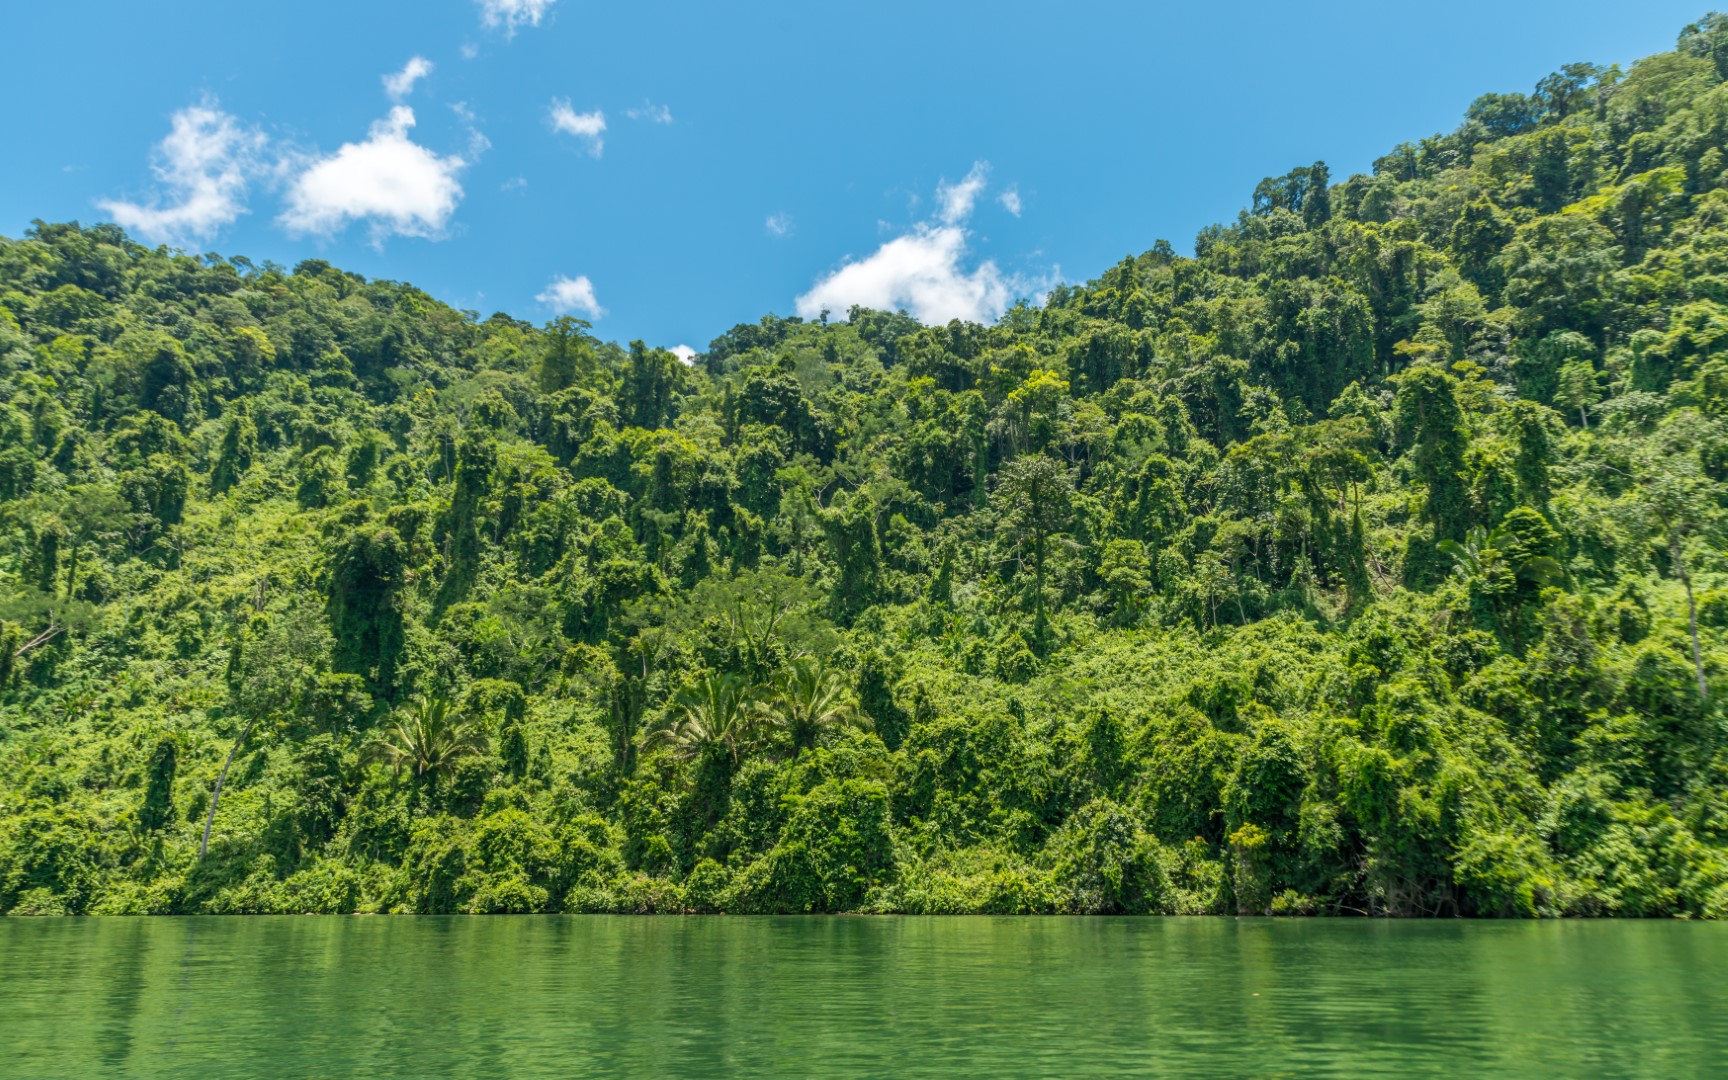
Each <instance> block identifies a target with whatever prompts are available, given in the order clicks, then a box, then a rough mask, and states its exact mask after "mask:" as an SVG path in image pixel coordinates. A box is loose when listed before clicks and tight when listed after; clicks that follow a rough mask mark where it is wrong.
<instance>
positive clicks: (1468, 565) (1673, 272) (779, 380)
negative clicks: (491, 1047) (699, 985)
mask: <svg viewBox="0 0 1728 1080" xmlns="http://www.w3.org/2000/svg"><path fill="white" fill-rule="evenodd" d="M1725 78H1728V19H1724V18H1722V17H1719V16H1714V15H1713V16H1710V17H1708V18H1706V19H1705V20H1703V21H1702V22H1700V23H1698V24H1696V25H1694V26H1690V27H1687V28H1686V29H1685V31H1684V32H1683V33H1682V34H1681V36H1680V40H1679V45H1678V48H1677V49H1676V50H1675V51H1674V52H1671V53H1665V54H1662V55H1659V56H1654V57H1651V58H1649V59H1646V60H1644V61H1642V62H1640V63H1638V64H1636V65H1634V66H1633V67H1632V68H1631V69H1630V70H1628V71H1620V70H1618V69H1616V68H1606V69H1604V68H1600V67H1596V66H1594V65H1590V64H1573V65H1568V66H1567V67H1565V68H1563V69H1562V70H1560V71H1558V72H1556V73H1554V74H1553V75H1551V76H1549V77H1548V78H1545V79H1543V80H1542V81H1541V83H1539V84H1538V85H1537V87H1536V88H1535V90H1534V92H1533V93H1530V94H1490V95H1488V96H1486V97H1483V98H1481V99H1479V100H1478V101H1477V102H1476V103H1475V104H1473V105H1471V106H1470V108H1469V111H1468V113H1467V114H1466V118H1465V120H1464V122H1463V123H1462V125H1461V126H1460V127H1459V128H1458V129H1457V130H1456V131H1454V132H1452V133H1451V134H1447V135H1436V136H1434V137H1432V138H1428V139H1424V140H1422V141H1421V142H1419V143H1411V144H1406V145H1403V146H1399V147H1397V148H1395V149H1394V150H1393V151H1392V152H1391V153H1389V154H1387V155H1386V156H1385V157H1383V158H1381V159H1380V160H1379V161H1377V162H1376V163H1375V165H1374V170H1373V173H1372V175H1358V176H1352V177H1349V178H1348V179H1344V180H1342V181H1336V182H1335V181H1334V179H1333V178H1332V177H1331V176H1330V175H1329V174H1328V171H1327V169H1326V166H1325V165H1324V164H1320V163H1316V164H1314V165H1311V166H1303V167H1300V168H1296V169H1294V170H1292V171H1290V172H1288V173H1286V174H1285V175H1282V176H1277V177H1273V178H1269V179H1267V180H1266V181H1264V182H1263V183H1261V184H1260V185H1259V187H1258V188H1256V189H1255V191H1254V193H1253V202H1252V207H1251V208H1250V209H1249V210H1247V211H1245V212H1243V213H1242V214H1241V215H1240V217H1239V218H1238V219H1237V221H1236V222H1235V223H1234V224H1231V225H1220V226H1214V227H1212V228H1209V229H1207V230H1206V231H1204V232H1203V233H1202V234H1201V235H1200V236H1199V237H1198V239H1197V240H1196V242H1195V246H1194V252H1195V253H1194V257H1192V258H1187V257H1183V256H1180V255H1178V254H1177V253H1176V252H1175V251H1174V249H1173V248H1172V247H1171V245H1170V244H1168V243H1165V242H1162V241H1160V242H1159V243H1157V244H1156V245H1154V246H1153V247H1152V249H1151V250H1150V251H1147V252H1146V253H1144V254H1141V255H1138V256H1135V257H1131V258H1125V259H1124V260H1123V261H1122V262H1121V263H1119V264H1118V265H1116V266H1113V267H1111V268H1109V269H1108V270H1107V271H1105V272H1104V274H1103V275H1102V276H1101V277H1099V278H1098V279H1097V280H1096V281H1093V282H1090V283H1088V284H1086V285H1084V286H1062V287H1058V288H1056V289H1055V290H1054V291H1053V292H1052V293H1050V294H1049V296H1048V297H1047V298H1046V299H1045V301H1044V303H1043V304H1042V306H1033V305H1030V304H1021V305H1018V306H1016V307H1014V308H1013V309H1011V310H1010V311H1008V312H1007V314H1006V315H1004V316H1003V317H1002V319H1001V320H1000V321H999V323H998V324H997V325H995V326H979V325H969V324H961V323H953V324H950V325H948V326H937V327H925V326H920V325H919V324H918V323H917V322H915V321H914V320H912V319H910V318H908V317H907V316H905V315H902V314H894V313H889V312H881V311H868V310H861V309H853V310H851V311H850V312H846V313H838V312H837V313H834V315H835V316H836V318H835V319H827V318H824V319H821V320H816V321H800V320H798V319H783V318H775V317H772V316H770V317H767V318H764V319H762V320H761V321H760V322H757V323H746V324H743V325H739V326H737V327H734V328H733V329H732V330H730V331H729V332H727V333H725V334H724V335H722V336H721V337H720V338H718V339H717V340H715V341H714V342H713V343H712V344H711V345H710V346H709V347H708V349H707V351H706V352H705V353H702V354H700V355H699V356H698V357H696V359H695V362H694V363H693V364H692V365H686V364H684V363H682V362H680V360H679V359H678V358H677V357H676V356H674V355H673V354H672V353H670V352H667V351H664V350H661V349H653V348H648V347H646V346H644V345H643V344H642V343H640V342H636V343H632V344H630V345H629V346H628V347H621V346H618V345H615V344H610V343H604V342H601V341H599V340H597V339H596V338H595V337H594V336H593V335H592V334H591V333H590V327H589V326H588V325H587V324H585V323H583V322H581V321H579V320H574V319H569V318H563V319H558V320H555V321H553V322H552V323H550V324H549V325H546V326H543V327H537V326H534V325H531V324H529V323H526V322H522V321H519V320H516V319H513V318H510V317H508V316H506V315H502V314H498V315H493V316H491V317H490V318H485V319H482V318H480V317H479V316H478V315H477V314H476V313H473V312H464V311H457V310H453V309H451V308H450V307H448V306H446V305H444V304H441V303H439V302H437V301H436V300H433V299H432V298H431V297H429V296H427V295H426V294H425V293H422V292H420V291H418V290H416V289H414V288H413V287H412V286H409V285H403V284H399V283H396V282H390V281H367V280H365V279H363V278H361V277H358V276H356V275H353V274H349V273H344V272H343V271H341V270H339V269H337V268H335V267H332V266H329V265H327V264H326V263H324V262H321V261H317V260H309V261H306V262H302V263H301V264H300V265H298V266H296V267H295V268H294V269H293V270H292V272H290V271H288V270H286V269H284V268H281V267H277V266H274V265H268V264H266V265H263V266H255V265H253V264H252V263H251V262H249V261H248V260H246V259H243V258H233V259H225V258H221V257H218V256H214V255H202V256H200V255H192V254H187V253H182V252H178V251H174V250H169V249H166V248H156V249H153V250H152V249H149V248H146V247H143V246H141V245H139V244H136V243H133V242H131V241H130V240H128V239H127V237H126V236H125V235H124V234H123V233H122V232H121V231H119V230H118V229H116V228H114V227H113V226H106V225H99V226H96V227H93V228H85V227H80V226H79V225H77V224H60V225H50V224H42V223H38V224H37V225H36V226H35V227H34V228H33V229H32V230H30V232H29V233H28V234H27V235H26V236H25V237H24V238H23V239H19V240H0V372H3V376H0V602H3V607H0V619H3V620H4V621H0V644H3V648H0V686H3V697H0V702H3V707H0V911H10V912H12V913H14V914H29V913H53V912H89V913H144V912H349V911H424V912H518V911H571V912H578V911H617V912H649V911H654V912H675V911H693V912H706V911H729V912H811V911H876V912H931V913H936V912H1183V913H1208V912H1219V913H1235V912H1243V913H1249V912H1272V913H1285V914H1307V913H1313V914H1324V913H1372V914H1388V915H1423V914H1430V915H1431V914H1471V915H1574V914H1576V915H1596V914H1621V915H1658V914H1667V915H1679V914H1687V915H1707V916H1715V915H1722V914H1725V913H1728V746H1725V744H1724V739H1723V733H1724V718H1725V713H1724V709H1723V704H1722V702H1723V698H1724V697H1725V696H1728V557H1725V550H1728V545H1725V544H1724V509H1725V507H1728V82H1725V81H1724V80H1725ZM840 314H844V315H845V316H846V319H845V321H844V322H842V321H838V318H837V317H838V316H839V315H840ZM1718 344H1721V345H1723V346H1724V355H1723V356H1717V355H1716V351H1715V350H1716V347H1717V345H1718Z"/></svg>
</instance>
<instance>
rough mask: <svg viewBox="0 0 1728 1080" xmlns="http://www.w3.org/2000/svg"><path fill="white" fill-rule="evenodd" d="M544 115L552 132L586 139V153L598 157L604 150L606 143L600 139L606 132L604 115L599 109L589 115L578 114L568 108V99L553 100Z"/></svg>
mask: <svg viewBox="0 0 1728 1080" xmlns="http://www.w3.org/2000/svg"><path fill="white" fill-rule="evenodd" d="M546 115H547V119H548V120H550V121H551V122H552V130H553V131H561V132H563V133H564V134H566V135H574V136H576V137H577V138H579V139H587V140H588V152H589V153H591V154H593V155H594V156H595V157H599V156H600V151H601V150H603V149H605V148H606V141H605V140H604V139H602V138H601V137H600V136H601V135H603V134H604V133H605V131H606V114H605V113H603V112H601V111H600V110H599V109H595V110H594V111H593V112H590V113H579V112H577V111H576V110H575V109H572V108H571V107H570V99H568V98H562V99H560V98H554V99H553V100H552V108H551V110H550V111H549V112H548V113H547V114H546Z"/></svg>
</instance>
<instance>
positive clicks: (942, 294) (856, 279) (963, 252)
mask: <svg viewBox="0 0 1728 1080" xmlns="http://www.w3.org/2000/svg"><path fill="white" fill-rule="evenodd" d="M989 168H990V166H989V165H988V164H987V163H985V162H982V161H980V162H978V163H976V164H974V165H973V166H972V170H971V171H970V172H968V173H967V174H966V177H965V179H963V180H961V181H960V182H959V183H957V184H950V183H948V182H947V181H943V182H942V183H941V184H940V185H939V186H938V187H937V189H936V219H935V220H933V221H925V222H921V223H919V224H917V225H914V226H913V227H912V229H911V231H910V232H907V233H905V234H904V235H901V236H898V237H895V238H894V239H892V240H890V241H888V242H887V243H885V244H883V245H882V246H881V247H879V248H877V249H876V251H875V253H874V254H871V255H869V256H867V257H865V258H862V259H854V260H852V261H850V262H847V263H845V264H844V265H842V266H841V267H840V268H839V269H838V270H835V271H834V272H833V273H831V274H829V275H828V276H827V277H825V278H823V279H822V280H821V281H818V282H817V283H816V284H815V286H813V287H812V288H811V289H810V291H809V292H807V293H805V294H804V295H803V296H800V297H799V298H798V300H797V308H798V314H799V315H801V316H803V317H804V318H806V319H811V318H815V317H817V316H818V315H820V314H821V313H822V312H823V311H828V312H830V313H835V314H838V313H842V312H844V311H846V309H847V308H849V307H851V306H852V305H854V304H858V305H862V306H863V307H868V308H877V309H879V310H886V311H894V310H901V309H903V310H905V311H907V312H909V313H910V314H911V315H912V316H913V317H914V318H916V319H917V320H918V321H919V322H922V323H945V322H948V321H949V320H951V319H964V320H966V321H967V322H992V321H994V320H995V319H996V318H997V317H998V316H1000V315H1001V314H1002V312H1004V311H1006V310H1007V308H1008V305H1009V304H1010V303H1012V302H1013V300H1014V299H1015V298H1016V297H1018V296H1024V295H1028V294H1030V293H1032V292H1042V291H1044V289H1045V288H1046V287H1047V285H1048V284H1049V282H1048V281H1034V280H1028V279H1025V278H1021V277H1018V276H1016V275H1011V274H1005V273H1003V272H1002V270H1001V269H1000V268H999V267H997V265H996V264H995V263H994V262H991V261H989V260H986V261H984V262H982V263H979V264H978V265H977V266H976V267H974V268H972V269H967V268H966V263H967V258H966V256H967V237H968V234H967V231H966V227H965V222H966V220H967V219H968V218H970V217H971V216H972V211H973V208H974V207H975V206H976V205H977V202H978V197H979V196H980V195H981V194H983V192H984V189H985V186H986V185H985V179H984V177H985V173H986V172H987V171H988V170H989ZM1008 194H1011V195H1014V196H1015V198H1014V203H1013V205H1012V206H1010V205H1009V203H1008V202H1007V201H1004V202H1003V205H1004V206H1007V207H1008V208H1009V210H1010V211H1012V212H1017V211H1018V207H1019V198H1018V193H1017V192H1015V191H1013V189H1010V191H1009V192H1008Z"/></svg>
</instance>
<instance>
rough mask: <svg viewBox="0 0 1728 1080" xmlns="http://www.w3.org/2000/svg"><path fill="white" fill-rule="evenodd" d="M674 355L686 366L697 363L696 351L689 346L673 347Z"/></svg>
mask: <svg viewBox="0 0 1728 1080" xmlns="http://www.w3.org/2000/svg"><path fill="white" fill-rule="evenodd" d="M672 355H673V356H676V357H677V358H678V359H679V360H680V361H681V362H683V363H685V364H694V363H695V362H696V350H695V349H692V348H691V347H690V346H688V345H674V346H672Z"/></svg>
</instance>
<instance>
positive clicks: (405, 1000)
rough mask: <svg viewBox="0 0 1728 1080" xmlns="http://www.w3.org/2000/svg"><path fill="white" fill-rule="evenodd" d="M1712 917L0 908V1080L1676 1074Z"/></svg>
mask: <svg viewBox="0 0 1728 1080" xmlns="http://www.w3.org/2000/svg"><path fill="white" fill-rule="evenodd" d="M1725 963H1728V926H1717V925H1705V924H1691V923H1672V922H1666V923H1654V922H1651V923H1629V922H1616V923H1608V922H1559V923H1464V922H1427V923H1418V922H1396V923H1393V922H1369V921H1346V920H1263V919H1254V920H1232V919H993V918H962V919H914V918H832V919H821V918H806V919H775V918H760V919H757V918H726V917H717V918H672V917H650V918H639V919H638V918H626V917H572V918H560V917H544V918H536V917H522V916H517V917H505V918H490V919H488V918H427V917H421V918H407V917H401V918H341V917H329V918H294V917H280V918H276V917H269V918H228V919H222V918H184V919H170V918H156V919H54V920H19V919H13V920H0V1075H6V1076H117V1075H133V1076H145V1075H198V1076H200V1077H211V1076H329V1075H338V1074H345V1075H365V1076H416V1077H419V1076H443V1075H454V1076H494V1075H498V1076H502V1075H511V1076H523V1075H560V1076H583V1075H593V1076H622V1075H637V1076H641V1075H686V1076H694V1075H739V1076H759V1075H791V1076H840V1075H854V1076H862V1075H874V1076H887V1075H892V1076H937V1075H957V1074H970V1075H987V1076H1056V1075H1063V1076H1066V1075H1077V1074H1078V1075H1086V1074H1091V1075H1122V1074H1127V1073H1136V1074H1140V1075H1148V1074H1150V1075H1160V1074H1162V1075H1182V1076H1194V1075H1227V1076H1239V1075H1261V1076H1265V1075H1293V1076H1294V1075H1300V1076H1321V1075H1336V1076H1361V1075H1366V1074H1382V1075H1385V1074H1398V1075H1429V1074H1431V1075H1449V1076H1481V1075H1487V1074H1495V1075H1519V1076H1537V1075H1544V1076H1555V1075H1572V1076H1614V1075H1626V1076H1630V1075H1641V1076H1686V1075H1711V1074H1714V1075H1723V1074H1724V1073H1725V1072H1728V989H1725V981H1724V979H1723V972H1724V970H1725V967H1724V965H1725Z"/></svg>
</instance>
